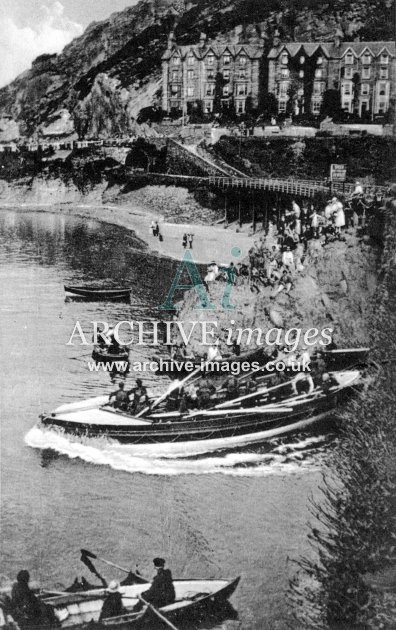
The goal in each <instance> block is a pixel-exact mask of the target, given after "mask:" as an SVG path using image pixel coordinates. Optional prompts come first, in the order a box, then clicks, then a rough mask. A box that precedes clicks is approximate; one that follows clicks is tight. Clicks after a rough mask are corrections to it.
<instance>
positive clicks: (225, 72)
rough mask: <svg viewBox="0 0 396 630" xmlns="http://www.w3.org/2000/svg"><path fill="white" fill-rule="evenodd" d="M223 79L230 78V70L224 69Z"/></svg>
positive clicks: (227, 79)
mask: <svg viewBox="0 0 396 630" xmlns="http://www.w3.org/2000/svg"><path fill="white" fill-rule="evenodd" d="M223 79H224V80H225V81H229V80H230V71H229V70H223Z"/></svg>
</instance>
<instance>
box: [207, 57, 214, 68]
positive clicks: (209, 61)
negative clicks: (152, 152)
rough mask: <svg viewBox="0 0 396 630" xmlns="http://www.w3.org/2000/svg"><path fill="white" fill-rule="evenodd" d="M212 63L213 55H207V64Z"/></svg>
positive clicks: (211, 64)
mask: <svg viewBox="0 0 396 630" xmlns="http://www.w3.org/2000/svg"><path fill="white" fill-rule="evenodd" d="M213 65H214V55H208V66H213Z"/></svg>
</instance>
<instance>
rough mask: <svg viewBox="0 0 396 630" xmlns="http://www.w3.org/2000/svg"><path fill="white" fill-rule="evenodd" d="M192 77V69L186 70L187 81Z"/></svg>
mask: <svg viewBox="0 0 396 630" xmlns="http://www.w3.org/2000/svg"><path fill="white" fill-rule="evenodd" d="M193 78H194V70H187V79H188V80H189V81H192V79H193Z"/></svg>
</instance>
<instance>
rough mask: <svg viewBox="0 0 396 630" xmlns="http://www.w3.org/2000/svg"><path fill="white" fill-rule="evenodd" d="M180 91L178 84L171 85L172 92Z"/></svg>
mask: <svg viewBox="0 0 396 630" xmlns="http://www.w3.org/2000/svg"><path fill="white" fill-rule="evenodd" d="M178 91H179V88H178V86H177V85H172V87H171V92H172V94H177V93H178Z"/></svg>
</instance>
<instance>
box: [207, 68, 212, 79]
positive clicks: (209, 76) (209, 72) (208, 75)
mask: <svg viewBox="0 0 396 630" xmlns="http://www.w3.org/2000/svg"><path fill="white" fill-rule="evenodd" d="M206 78H207V79H214V72H213V70H208V71H207V73H206Z"/></svg>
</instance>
